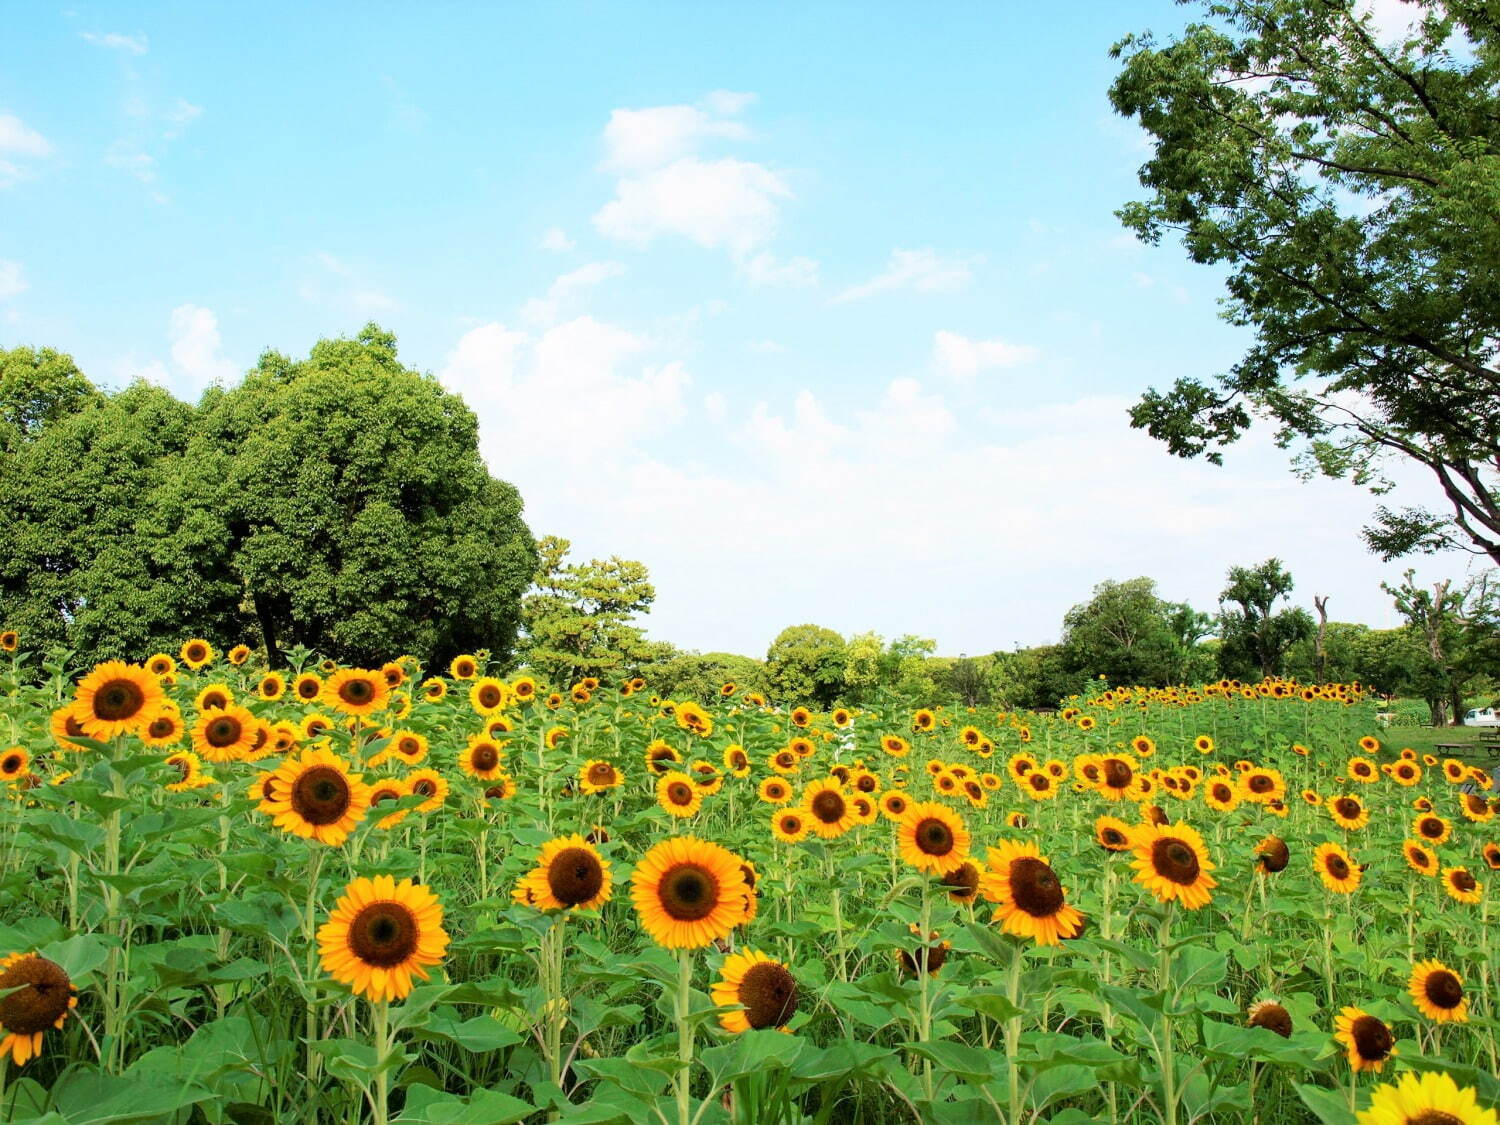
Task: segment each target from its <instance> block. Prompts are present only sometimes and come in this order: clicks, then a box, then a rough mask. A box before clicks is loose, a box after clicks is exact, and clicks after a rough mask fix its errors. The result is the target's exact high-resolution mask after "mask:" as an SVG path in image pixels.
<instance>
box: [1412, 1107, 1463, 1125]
mask: <svg viewBox="0 0 1500 1125" xmlns="http://www.w3.org/2000/svg"><path fill="white" fill-rule="evenodd" d="M1406 1121H1407V1125H1464V1120H1463V1118H1462V1117H1455V1116H1454V1115H1453V1114H1451V1113H1444V1112H1443V1111H1442V1110H1440V1109H1424V1110H1422V1111H1421V1112H1420V1113H1415V1114H1412V1115H1411V1116H1410V1117H1408V1118H1407V1119H1406Z"/></svg>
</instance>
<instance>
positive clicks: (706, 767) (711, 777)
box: [688, 760, 724, 797]
mask: <svg viewBox="0 0 1500 1125" xmlns="http://www.w3.org/2000/svg"><path fill="white" fill-rule="evenodd" d="M688 776H689V777H691V778H692V779H693V784H694V785H696V786H697V787H698V788H699V790H700V791H701V792H702V793H703V795H704V796H705V797H707V796H711V795H712V794H714V793H717V792H718V791H719V790H720V789H722V788H724V779H723V778H722V777H721V776H720V775H719V771H718V768H717V767H716V766H715V765H714V764H713V763H712V762H705V761H702V760H699V761H696V762H694V763H693V764H692V765H690V766H688Z"/></svg>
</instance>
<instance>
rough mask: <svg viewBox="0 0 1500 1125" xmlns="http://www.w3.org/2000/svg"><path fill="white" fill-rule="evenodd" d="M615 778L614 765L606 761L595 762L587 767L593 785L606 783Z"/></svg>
mask: <svg viewBox="0 0 1500 1125" xmlns="http://www.w3.org/2000/svg"><path fill="white" fill-rule="evenodd" d="M614 779H615V767H614V766H612V765H610V764H609V763H607V762H595V763H594V764H593V765H592V766H590V767H589V781H590V782H591V783H592V784H594V785H608V784H610V783H611V782H612V781H614Z"/></svg>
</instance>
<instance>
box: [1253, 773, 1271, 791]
mask: <svg viewBox="0 0 1500 1125" xmlns="http://www.w3.org/2000/svg"><path fill="white" fill-rule="evenodd" d="M1275 788H1276V783H1275V782H1274V781H1272V780H1271V779H1270V778H1269V777H1267V776H1266V775H1265V774H1263V773H1253V774H1251V775H1250V792H1252V793H1269V792H1270V791H1271V790H1272V789H1275Z"/></svg>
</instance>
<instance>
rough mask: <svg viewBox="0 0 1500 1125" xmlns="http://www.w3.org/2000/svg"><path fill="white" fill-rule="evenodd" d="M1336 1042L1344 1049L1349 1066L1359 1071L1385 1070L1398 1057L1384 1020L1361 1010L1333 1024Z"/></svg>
mask: <svg viewBox="0 0 1500 1125" xmlns="http://www.w3.org/2000/svg"><path fill="white" fill-rule="evenodd" d="M1334 1038H1335V1039H1336V1040H1338V1042H1340V1043H1342V1044H1343V1045H1344V1048H1345V1050H1346V1052H1347V1055H1348V1059H1349V1065H1350V1066H1351V1067H1353V1068H1354V1069H1355V1070H1356V1071H1360V1070H1373V1071H1376V1072H1379V1071H1380V1070H1382V1069H1384V1067H1385V1064H1386V1061H1387V1060H1388V1059H1389V1058H1390V1057H1391V1056H1392V1055H1394V1054H1395V1053H1396V1037H1395V1035H1393V1034H1392V1033H1391V1029H1390V1028H1389V1027H1387V1026H1386V1025H1385V1024H1384V1023H1383V1022H1382V1021H1381V1020H1379V1019H1377V1018H1376V1017H1375V1016H1372V1015H1370V1014H1369V1013H1368V1012H1365V1011H1363V1010H1361V1009H1359V1008H1355V1007H1348V1008H1345V1009H1343V1011H1341V1012H1340V1013H1339V1017H1338V1019H1337V1021H1336V1022H1335V1024H1334Z"/></svg>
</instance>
